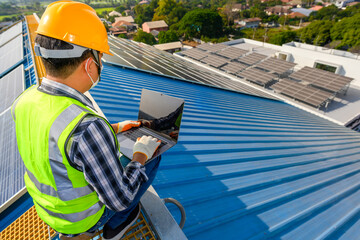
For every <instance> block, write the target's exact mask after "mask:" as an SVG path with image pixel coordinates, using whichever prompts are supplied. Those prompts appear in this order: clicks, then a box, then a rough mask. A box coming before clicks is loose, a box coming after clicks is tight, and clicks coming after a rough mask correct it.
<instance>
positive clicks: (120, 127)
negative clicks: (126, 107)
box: [111, 120, 141, 134]
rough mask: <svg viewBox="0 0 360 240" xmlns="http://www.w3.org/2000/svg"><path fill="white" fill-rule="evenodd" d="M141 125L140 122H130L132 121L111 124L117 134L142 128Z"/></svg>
mask: <svg viewBox="0 0 360 240" xmlns="http://www.w3.org/2000/svg"><path fill="white" fill-rule="evenodd" d="M140 125H141V122H140V121H130V120H126V121H123V122H119V123H115V124H111V126H112V127H113V128H114V131H115V133H116V134H118V133H120V132H125V131H127V130H130V129H131V128H133V127H140Z"/></svg>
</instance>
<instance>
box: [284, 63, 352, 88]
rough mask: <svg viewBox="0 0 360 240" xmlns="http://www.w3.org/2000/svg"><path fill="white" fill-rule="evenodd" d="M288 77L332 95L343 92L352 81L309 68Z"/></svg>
mask: <svg viewBox="0 0 360 240" xmlns="http://www.w3.org/2000/svg"><path fill="white" fill-rule="evenodd" d="M289 77H290V78H293V79H297V80H301V81H304V82H306V83H308V84H311V85H313V86H315V87H318V88H321V89H324V90H327V91H329V92H332V93H338V92H340V91H342V90H344V89H345V87H346V86H348V85H349V84H350V82H351V81H352V80H353V78H349V77H345V76H341V75H339V74H335V73H332V72H329V71H325V70H322V69H317V68H311V67H304V68H302V69H300V70H299V71H297V72H294V73H292V74H291V75H290V76H289Z"/></svg>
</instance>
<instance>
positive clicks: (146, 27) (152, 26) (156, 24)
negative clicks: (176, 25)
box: [142, 20, 169, 33]
mask: <svg viewBox="0 0 360 240" xmlns="http://www.w3.org/2000/svg"><path fill="white" fill-rule="evenodd" d="M142 29H143V31H144V32H147V33H150V32H151V31H154V30H155V31H158V32H160V31H167V30H168V29H169V27H168V25H167V24H166V22H165V21H164V20H160V21H153V22H145V23H143V25H142Z"/></svg>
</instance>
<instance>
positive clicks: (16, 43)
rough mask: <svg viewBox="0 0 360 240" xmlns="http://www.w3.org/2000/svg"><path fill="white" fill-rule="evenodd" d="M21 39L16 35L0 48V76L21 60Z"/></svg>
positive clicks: (20, 36)
mask: <svg viewBox="0 0 360 240" xmlns="http://www.w3.org/2000/svg"><path fill="white" fill-rule="evenodd" d="M23 57H24V56H23V37H22V35H18V36H17V37H15V38H13V39H12V40H10V41H8V42H7V43H6V44H4V45H3V46H1V47H0V62H1V64H0V74H1V73H3V72H4V71H6V70H8V69H9V68H10V67H12V66H14V65H15V64H16V63H17V62H19V61H21V60H22V59H23Z"/></svg>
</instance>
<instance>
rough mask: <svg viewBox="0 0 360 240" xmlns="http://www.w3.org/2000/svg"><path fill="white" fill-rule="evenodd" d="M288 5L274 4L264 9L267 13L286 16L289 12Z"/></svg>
mask: <svg viewBox="0 0 360 240" xmlns="http://www.w3.org/2000/svg"><path fill="white" fill-rule="evenodd" d="M290 8H291V7H290V6H274V7H269V8H266V9H265V13H266V14H267V15H273V14H275V15H278V16H286V15H288V14H290V13H291V11H290Z"/></svg>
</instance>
